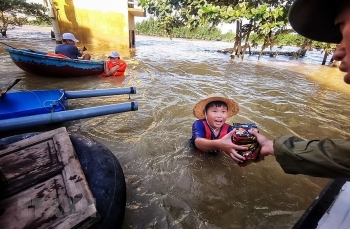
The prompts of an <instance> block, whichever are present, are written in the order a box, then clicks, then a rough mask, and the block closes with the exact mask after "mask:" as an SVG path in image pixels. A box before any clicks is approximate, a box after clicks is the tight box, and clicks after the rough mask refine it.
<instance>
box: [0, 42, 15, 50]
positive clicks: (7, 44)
mask: <svg viewBox="0 0 350 229" xmlns="http://www.w3.org/2000/svg"><path fill="white" fill-rule="evenodd" d="M0 43H1V44H3V45H6V46H8V47H10V48H13V49H17V48H15V47H12V46H11V45H8V44H6V43H4V42H1V41H0Z"/></svg>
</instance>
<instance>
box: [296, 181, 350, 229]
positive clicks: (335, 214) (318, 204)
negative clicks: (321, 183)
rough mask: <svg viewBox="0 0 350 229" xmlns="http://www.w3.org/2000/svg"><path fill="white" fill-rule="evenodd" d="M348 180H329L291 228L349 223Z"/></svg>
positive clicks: (322, 227)
mask: <svg viewBox="0 0 350 229" xmlns="http://www.w3.org/2000/svg"><path fill="white" fill-rule="evenodd" d="M349 196H350V182H349V181H346V180H342V179H336V180H331V181H330V182H329V184H328V185H327V186H326V187H325V188H324V189H323V190H322V192H321V193H320V194H319V195H318V196H317V198H316V199H315V200H314V202H313V203H312V204H311V205H310V207H309V208H308V209H307V210H306V211H305V212H304V214H303V215H302V216H301V217H300V219H299V220H298V222H297V223H296V224H295V225H294V226H293V229H316V228H317V229H330V228H332V229H336V228H349V225H350V198H349Z"/></svg>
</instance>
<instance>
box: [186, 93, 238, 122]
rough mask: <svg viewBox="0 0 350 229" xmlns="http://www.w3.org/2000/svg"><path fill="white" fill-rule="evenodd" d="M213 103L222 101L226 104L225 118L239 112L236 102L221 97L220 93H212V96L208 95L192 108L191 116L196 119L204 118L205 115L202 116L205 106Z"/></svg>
mask: <svg viewBox="0 0 350 229" xmlns="http://www.w3.org/2000/svg"><path fill="white" fill-rule="evenodd" d="M213 101H222V102H224V103H226V105H227V118H230V117H232V116H234V115H235V114H237V113H238V111H239V106H238V103H237V102H236V101H234V100H233V99H229V98H226V97H225V96H223V95H222V94H220V93H214V94H210V95H208V96H207V97H206V98H204V99H202V100H201V101H199V102H198V103H197V104H196V105H195V106H194V108H193V115H194V116H195V117H196V118H198V119H204V118H205V114H204V110H205V106H206V105H207V104H208V103H210V102H213Z"/></svg>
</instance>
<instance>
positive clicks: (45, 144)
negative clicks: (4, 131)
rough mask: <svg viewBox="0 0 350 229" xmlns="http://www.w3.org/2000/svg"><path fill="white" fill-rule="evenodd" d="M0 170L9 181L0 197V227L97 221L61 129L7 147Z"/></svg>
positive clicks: (0, 159) (63, 225) (91, 199)
mask: <svg viewBox="0 0 350 229" xmlns="http://www.w3.org/2000/svg"><path fill="white" fill-rule="evenodd" d="M8 165H9V166H8ZM0 167H1V170H3V171H5V172H4V175H5V177H6V179H7V180H8V181H9V183H8V187H7V188H6V189H5V191H3V192H1V193H0V197H1V195H2V197H3V198H2V199H0V213H1V214H0V228H48V227H49V228H65V229H66V228H73V227H77V226H79V227H87V226H89V225H92V224H93V223H94V222H96V221H97V220H99V218H98V214H97V210H96V205H95V200H94V197H93V196H92V193H91V191H90V189H89V186H88V183H87V181H86V178H85V176H84V173H83V170H82V168H81V166H80V163H79V161H78V159H77V157H76V153H75V151H74V148H73V145H72V143H71V141H70V138H69V135H68V133H67V131H66V129H65V128H59V129H56V130H53V131H49V132H46V133H43V134H40V135H36V136H33V137H31V138H28V139H24V140H22V141H20V142H16V143H13V144H10V145H8V146H7V147H5V148H4V149H3V150H0ZM5 197H6V198H5ZM9 225H10V227H9Z"/></svg>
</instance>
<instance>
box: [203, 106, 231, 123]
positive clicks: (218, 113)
mask: <svg viewBox="0 0 350 229" xmlns="http://www.w3.org/2000/svg"><path fill="white" fill-rule="evenodd" d="M226 119H227V107H226V106H219V107H217V106H212V107H209V108H208V110H207V120H208V123H209V125H210V126H211V127H213V128H219V127H222V126H223V125H224V124H225V122H226Z"/></svg>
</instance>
